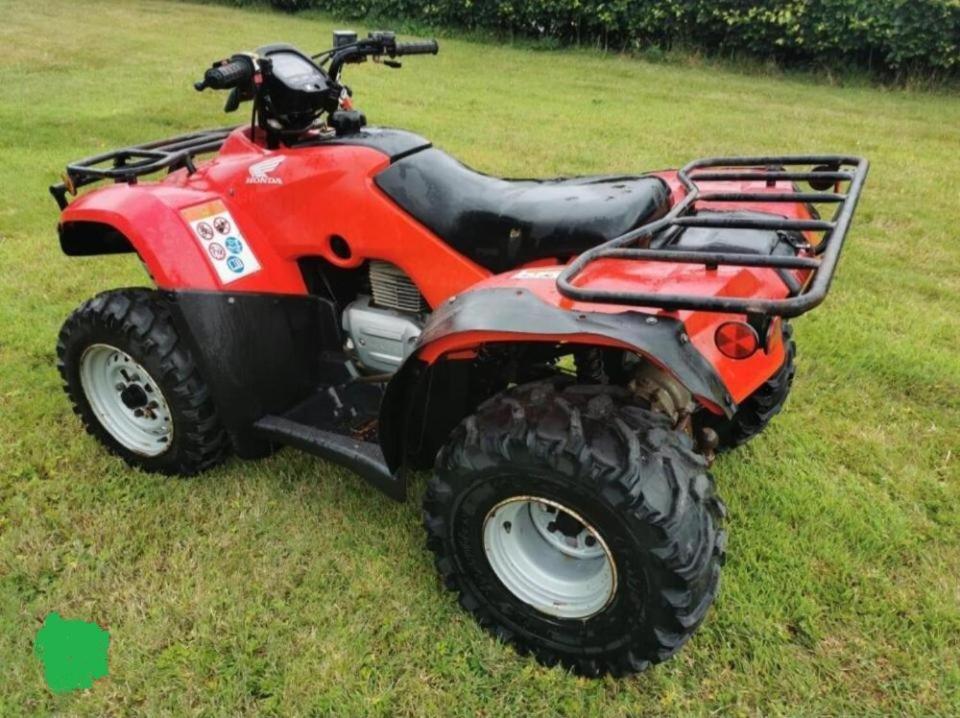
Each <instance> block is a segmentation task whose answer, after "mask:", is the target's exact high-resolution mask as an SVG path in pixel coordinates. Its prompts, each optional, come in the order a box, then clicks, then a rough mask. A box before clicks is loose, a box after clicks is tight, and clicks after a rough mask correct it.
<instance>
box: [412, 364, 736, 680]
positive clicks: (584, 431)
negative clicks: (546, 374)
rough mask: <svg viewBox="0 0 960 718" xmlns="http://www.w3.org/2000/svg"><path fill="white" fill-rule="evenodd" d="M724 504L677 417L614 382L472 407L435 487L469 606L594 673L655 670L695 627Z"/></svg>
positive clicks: (499, 629) (715, 562) (509, 635)
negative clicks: (650, 407) (632, 399)
mask: <svg viewBox="0 0 960 718" xmlns="http://www.w3.org/2000/svg"><path fill="white" fill-rule="evenodd" d="M722 514H723V505H722V503H721V502H720V500H719V499H718V498H716V496H715V494H714V484H713V479H712V478H711V477H710V475H709V474H708V473H707V464H706V461H705V459H704V458H703V457H702V456H701V455H699V454H698V453H696V452H695V451H694V449H693V445H692V442H691V440H690V438H689V437H688V436H687V435H685V434H682V433H680V432H676V431H674V430H673V429H672V428H671V426H670V422H669V420H667V419H666V418H665V417H662V416H660V415H658V414H655V413H652V412H649V411H646V410H644V409H641V408H639V407H636V406H633V405H631V404H630V403H629V397H628V395H627V394H626V392H622V391H621V390H619V389H617V388H615V387H609V386H603V387H601V386H583V385H573V386H568V387H567V388H558V387H555V386H554V385H553V384H551V383H548V382H543V383H536V384H530V385H526V386H523V387H518V388H516V389H511V390H509V391H507V392H504V393H503V394H499V395H497V396H495V397H494V398H492V399H490V400H488V401H487V402H486V403H484V404H483V405H481V407H480V408H479V410H478V411H477V413H476V414H474V415H473V416H471V417H469V418H467V419H466V420H465V421H464V422H463V423H462V424H461V425H460V426H459V427H458V428H457V429H456V430H455V431H454V433H453V434H452V436H451V438H450V440H449V442H448V443H447V445H446V446H445V447H444V448H443V449H442V450H441V452H440V454H439V455H438V458H437V465H436V474H435V476H434V478H433V479H432V480H431V482H430V484H429V487H428V491H427V495H426V497H425V499H424V523H425V527H426V530H427V534H428V546H429V547H430V549H431V550H432V551H433V552H434V554H435V559H436V566H437V569H438V570H439V572H440V575H441V577H442V579H443V582H444V584H445V585H446V586H447V587H448V588H450V589H451V590H455V591H457V592H458V593H459V597H460V603H461V605H462V606H463V607H464V608H465V609H466V610H468V611H470V612H471V613H472V614H473V615H474V617H475V618H476V620H477V621H478V622H479V624H480V625H481V626H482V627H483V628H485V629H486V630H487V631H489V632H490V633H492V634H493V635H495V636H496V637H498V638H499V639H501V640H503V641H505V642H508V643H511V644H512V645H514V646H515V647H516V648H517V649H518V650H519V651H520V652H521V653H530V652H532V653H533V654H534V655H535V656H536V658H537V660H539V661H540V662H541V663H543V664H545V665H555V664H557V663H560V664H562V665H564V666H566V667H568V668H570V669H572V670H573V671H575V672H576V673H579V674H581V675H587V676H598V675H602V674H605V673H612V674H614V675H624V674H627V673H633V672H637V671H641V670H644V669H645V668H646V667H647V666H648V665H650V664H651V663H658V662H660V661H663V660H665V659H667V658H669V657H670V656H672V655H673V654H674V653H675V652H676V651H677V650H678V649H679V648H680V647H681V646H682V645H683V644H684V643H685V642H686V641H687V640H688V639H689V638H690V636H691V635H692V633H693V632H694V631H695V630H696V628H697V627H698V626H699V625H700V623H701V622H702V621H703V619H704V616H705V615H706V613H707V609H708V608H709V606H710V605H711V603H712V601H713V599H714V596H715V595H716V592H717V588H718V584H719V575H720V566H721V563H722V560H723V552H724V545H725V535H724V533H723V531H721V530H720V523H721V519H722ZM545 516H546V517H547V518H544V517H545ZM551 521H552V523H553V526H552V527H551ZM513 537H516V538H513ZM556 539H559V542H558V541H557V540H556ZM551 544H554V545H551ZM564 547H565V548H566V550H564ZM551 552H553V553H551ZM561 554H562V555H561ZM578 562H580V565H579V566H577V563H578Z"/></svg>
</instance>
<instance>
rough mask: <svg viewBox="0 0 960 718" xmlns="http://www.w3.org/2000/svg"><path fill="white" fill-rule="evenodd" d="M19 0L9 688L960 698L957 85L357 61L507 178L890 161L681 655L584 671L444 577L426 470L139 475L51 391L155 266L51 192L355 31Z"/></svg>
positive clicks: (76, 700)
mask: <svg viewBox="0 0 960 718" xmlns="http://www.w3.org/2000/svg"><path fill="white" fill-rule="evenodd" d="M0 16H2V17H3V22H2V23H0V41H2V42H0V45H2V47H3V52H2V53H0V76H2V81H0V189H2V192H0V417H2V419H0V675H2V678H0V714H2V715H5V716H6V715H19V714H61V715H88V716H103V715H151V716H152V715H178V716H179V715H230V716H233V715H239V714H263V715H304V714H311V715H336V716H367V715H372V716H376V715H383V716H393V715H443V716H452V715H464V716H473V715H482V716H498V717H500V716H524V717H525V718H526V717H529V716H552V715H567V716H575V715H604V716H628V715H629V716H633V715H640V714H668V713H677V714H708V713H733V714H764V715H768V714H780V713H783V714H811V715H813V714H821V715H822V714H831V715H838V714H880V713H884V714H901V713H906V714H918V715H919V714H924V715H949V714H953V715H956V714H958V713H960V577H958V572H960V471H958V467H960V360H958V357H957V353H958V350H960V237H958V232H960V230H958V227H960V194H958V186H960V185H958V182H960V153H958V151H957V150H958V147H960V125H958V123H957V119H958V118H960V98H958V97H956V96H950V95H927V94H911V93H906V92H898V91H885V90H882V89H871V88H863V87H857V88H841V87H831V86H824V85H821V84H815V83H812V82H809V81H807V80H804V79H797V78H784V77H770V76H757V75H750V74H739V73H736V72H732V71H729V70H722V69H716V68H713V67H708V66H702V65H698V64H697V63H695V62H691V63H688V64H685V65H683V64H672V65H655V64H645V63H643V62H639V61H634V60H629V59H624V58H618V57H603V56H599V55H596V54H592V53H586V52H575V51H570V52H535V51H532V50H529V49H519V48H510V47H505V46H497V45H492V44H478V43H471V42H465V41H457V40H443V41H442V52H441V54H440V55H439V56H438V57H436V58H413V59H410V60H409V61H407V62H406V63H405V67H404V69H403V70H402V71H400V72H395V71H391V70H388V69H386V68H383V67H374V66H371V65H366V66H363V67H356V68H354V67H351V68H349V81H350V82H351V84H352V86H353V87H354V89H355V91H356V99H357V102H358V104H359V106H360V107H362V108H363V109H364V110H365V111H366V112H367V114H368V117H369V118H370V120H371V122H372V123H380V124H386V125H398V126H403V127H408V128H410V129H412V130H414V131H417V132H420V133H422V134H424V135H426V136H428V137H430V138H431V139H433V140H434V141H435V142H436V144H438V145H439V146H441V147H443V148H444V149H446V150H448V151H449V152H451V153H453V154H455V155H457V156H459V157H461V158H462V159H463V160H464V161H466V162H467V163H469V164H471V165H473V166H475V167H477V168H480V169H482V170H485V171H488V172H492V173H503V174H506V175H515V176H516V175H520V176H532V175H551V174H578V173H595V172H611V173H617V172H633V171H638V170H644V169H651V168H660V167H666V166H674V165H677V164H682V163H684V162H686V161H687V160H689V159H691V158H694V157H697V156H702V155H722V154H737V153H740V154H745V153H765V152H811V151H817V152H848V153H857V154H863V155H866V156H867V157H869V158H870V159H871V160H872V162H873V169H872V172H871V175H870V179H869V181H868V184H867V188H866V192H865V195H864V198H863V201H862V203H861V208H860V210H859V212H858V215H857V219H856V223H855V226H854V230H853V233H852V236H851V237H850V240H849V247H848V249H847V251H846V252H845V256H844V258H843V261H842V263H841V268H840V272H839V276H838V277H837V280H836V282H835V285H834V289H833V292H832V294H831V295H830V297H829V299H828V301H827V302H826V304H825V305H824V306H823V307H822V308H821V309H820V310H818V311H816V312H814V313H813V314H811V315H809V316H808V317H805V318H803V319H801V320H800V321H798V322H797V323H796V335H797V340H798V342H799V346H800V358H799V366H798V376H797V380H796V384H795V388H794V391H793V395H792V397H791V399H790V401H789V403H788V411H787V412H786V413H785V414H783V415H782V416H781V417H779V418H778V419H777V420H776V421H775V422H774V423H773V425H772V426H771V428H770V429H769V431H767V432H766V433H765V435H764V436H762V437H761V438H759V439H758V440H757V441H755V442H754V443H752V444H751V445H749V446H748V447H746V448H744V449H742V450H740V451H737V452H736V453H734V454H732V455H729V456H726V457H724V458H722V459H721V460H720V461H718V462H717V463H716V465H715V467H714V471H715V474H716V477H717V480H718V483H719V487H720V492H721V494H722V495H723V496H724V498H725V499H726V501H727V503H728V505H729V507H730V516H729V521H728V524H729V526H728V528H729V531H730V546H729V556H730V558H729V562H728V564H727V566H726V568H725V573H724V579H723V586H722V590H721V594H720V597H719V599H718V601H717V603H716V605H715V607H714V609H713V610H712V612H711V613H710V615H709V617H708V620H707V621H706V623H705V625H704V626H703V627H702V628H701V630H700V631H699V633H698V634H697V635H696V637H695V638H694V640H693V641H692V642H691V643H690V644H689V645H688V646H687V647H686V648H685V649H684V650H683V651H682V652H681V653H680V654H679V656H678V657H677V658H676V659H674V660H672V661H670V662H669V663H667V664H664V665H661V666H658V667H656V668H654V669H652V670H650V671H649V672H647V673H646V674H643V675H640V676H638V677H635V678H631V679H628V680H613V679H604V680H599V681H590V680H584V679H578V678H574V677H572V676H570V675H568V674H567V673H565V672H564V671H562V670H560V669H552V670H551V669H545V668H542V667H540V666H539V665H537V664H536V663H534V662H532V661H530V660H526V659H523V658H521V657H519V656H517V655H515V654H514V653H513V652H512V651H510V650H509V649H507V648H504V647H502V646H500V645H498V644H497V643H496V642H494V641H493V640H492V639H490V638H489V637H488V636H486V635H485V634H484V633H483V632H481V631H480V629H478V628H477V627H476V626H475V625H474V623H473V622H472V620H471V619H470V618H468V617H467V616H466V615H465V614H463V613H462V612H461V611H460V610H459V609H458V607H457V605H456V602H455V600H454V598H453V597H452V596H451V595H449V594H447V593H445V592H443V591H442V590H441V588H440V586H439V585H438V582H437V579H436V577H435V573H434V569H433V566H432V563H431V558H430V555H429V554H428V552H427V551H426V550H425V548H424V545H423V536H422V531H421V528H420V525H419V508H418V502H419V498H420V495H421V493H422V490H423V482H422V479H421V480H418V481H417V482H416V483H415V485H414V487H413V490H412V492H411V494H412V495H411V496H410V498H409V500H408V501H407V503H406V504H405V505H398V504H394V503H392V502H390V501H389V500H388V499H386V498H384V497H382V496H380V495H379V494H377V493H376V492H375V491H374V490H372V489H370V488H368V487H367V486H366V485H365V484H364V483H363V482H362V481H361V480H360V479H359V478H357V477H356V476H354V475H352V474H351V473H350V472H348V471H345V470H342V469H340V468H337V467H335V466H332V465H330V464H326V463H324V462H322V461H319V460H315V459H313V458H311V457H309V456H307V455H304V454H300V453H296V452H294V451H292V450H286V451H283V452H281V453H279V454H277V455H276V456H274V457H272V458H270V459H269V460H265V461H262V462H258V463H243V462H240V461H236V460H232V461H229V462H228V463H227V464H226V465H224V466H222V467H221V468H218V469H217V470H215V471H212V472H210V473H209V474H206V475H204V476H201V477H198V478H194V479H189V480H178V479H167V478H162V477H159V476H151V475H146V474H142V473H138V472H136V471H132V470H130V469H128V468H127V467H126V466H124V465H123V464H122V463H121V462H120V461H119V460H117V459H115V458H112V457H110V456H109V455H107V453H106V452H105V451H103V450H101V449H100V447H99V446H97V445H96V444H95V443H94V441H93V440H92V439H91V438H89V437H88V436H86V435H85V434H84V433H83V431H82V429H81V427H80V425H79V423H78V421H77V420H76V419H75V418H74V416H73V415H72V413H71V411H70V409H69V407H68V404H67V401H66V399H65V397H64V396H63V394H62V392H61V390H60V382H59V380H58V377H57V374H56V371H55V368H54V362H55V357H54V343H55V338H56V334H57V331H58V329H59V327H60V324H61V322H62V321H63V319H64V318H65V317H66V315H67V314H68V313H69V312H70V311H71V310H72V309H73V308H74V307H75V306H76V305H77V304H79V303H80V302H81V301H83V300H84V299H86V298H87V297H89V296H91V295H92V294H94V293H96V292H98V291H100V290H102V289H106V288H109V287H115V286H127V285H141V284H144V283H146V281H147V280H146V277H145V276H144V274H143V273H142V271H141V270H140V268H139V266H138V264H137V262H136V260H135V259H133V258H131V257H129V256H125V257H114V258H91V259H67V258H66V257H63V256H61V254H60V250H59V247H58V244H57V240H56V232H55V225H56V217H57V213H56V209H55V206H54V204H53V202H52V200H51V199H50V197H49V196H48V195H47V189H46V188H47V185H48V184H50V183H51V182H53V181H55V180H56V178H57V177H58V175H59V173H60V171H61V170H62V167H63V165H64V164H65V163H66V162H67V161H68V160H72V159H76V158H79V157H82V156H86V155H89V154H93V153H95V152H98V151H101V150H105V149H108V148H112V147H116V146H120V145H124V144H129V143H133V142H137V141H145V140H149V139H155V138H160V137H163V136H168V135H173V134H176V133H179V132H183V131H187V130H191V129H196V128H202V127H210V126H217V125H220V124H222V123H224V121H225V119H226V118H224V117H223V116H222V115H221V113H220V108H221V103H222V101H223V97H222V96H221V95H217V94H213V93H204V94H202V95H200V94H197V93H195V92H194V91H193V90H192V89H191V86H190V83H191V81H193V80H195V79H197V78H198V77H199V76H200V74H201V72H202V70H203V69H204V68H205V67H206V66H207V65H208V63H209V62H210V61H212V60H214V59H216V58H219V57H222V56H225V55H229V54H231V53H232V52H234V51H238V50H243V49H247V48H253V47H255V46H257V45H260V44H263V43H266V42H269V41H277V40H286V41H290V42H293V43H295V44H297V45H299V46H302V47H304V48H307V49H322V48H324V47H326V46H327V44H328V43H329V39H330V31H331V29H332V28H333V27H334V26H335V24H334V23H333V22H332V21H330V20H328V19H324V18H322V17H311V18H294V17H290V16H284V15H280V14H273V13H268V12H256V11H242V10H234V9H229V8H225V7H221V6H209V5H207V6H203V5H183V4H173V3H161V2H141V1H139V0H137V1H134V0H112V1H102V2H84V3H81V2H67V1H66V0H36V1H35V2H29V3H28V2H12V1H11V0H0ZM338 25H339V23H338ZM356 29H358V30H361V29H362V30H365V29H366V28H359V27H357V28H356ZM241 119H242V118H239V117H238V118H237V121H240V120H241ZM318 201H319V200H318ZM51 611H58V612H60V613H61V614H62V615H63V616H64V617H66V618H79V619H84V620H90V621H96V622H98V623H99V624H100V625H102V626H104V627H106V628H107V629H108V630H109V631H110V636H111V647H110V675H109V677H108V678H106V679H104V680H102V681H100V682H98V683H97V684H95V686H94V688H93V689H91V690H89V691H85V692H82V693H77V694H71V695H66V696H52V695H51V694H50V693H49V692H48V691H47V689H46V687H45V685H44V680H43V676H42V671H41V667H40V664H39V663H38V661H37V660H36V659H35V658H34V656H33V640H34V635H35V633H36V631H37V629H38V628H39V627H40V624H41V621H42V620H43V618H44V616H45V615H46V614H47V613H49V612H51Z"/></svg>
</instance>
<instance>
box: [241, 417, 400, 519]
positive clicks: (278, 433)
mask: <svg viewBox="0 0 960 718" xmlns="http://www.w3.org/2000/svg"><path fill="white" fill-rule="evenodd" d="M253 427H254V430H255V431H256V432H257V434H258V435H259V436H261V437H263V438H264V439H266V440H268V441H273V442H276V443H279V444H287V445H289V446H294V447H296V448H298V449H302V450H303V451H307V452H309V453H311V454H315V455H316V456H319V457H321V458H323V459H326V460H328V461H332V462H334V463H336V464H340V465H341V466H346V467H347V468H349V469H352V470H353V471H355V472H357V473H358V474H360V476H362V477H363V478H364V479H366V480H367V481H368V482H370V483H371V484H372V485H373V486H375V487H376V488H378V489H380V490H381V491H382V492H383V493H385V494H386V495H387V496H389V497H390V498H392V499H394V500H396V501H404V500H405V499H406V496H407V482H406V480H405V479H404V477H403V476H400V475H394V474H393V473H392V472H391V471H390V469H389V468H388V467H387V463H386V461H385V460H384V458H383V452H382V451H381V450H380V446H379V445H378V444H373V443H370V442H368V441H359V440H357V439H354V438H353V437H351V436H347V435H345V434H337V433H334V432H332V431H326V430H324V429H319V428H317V427H315V426H311V425H309V424H302V423H300V422H298V421H293V420H292V419H287V418H285V417H282V416H272V415H268V416H265V417H263V418H262V419H260V420H259V421H257V422H256V423H255V424H254V425H253Z"/></svg>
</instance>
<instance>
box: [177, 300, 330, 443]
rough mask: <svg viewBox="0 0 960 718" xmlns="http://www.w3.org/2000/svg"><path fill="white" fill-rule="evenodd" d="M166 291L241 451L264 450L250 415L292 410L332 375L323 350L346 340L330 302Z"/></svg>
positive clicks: (215, 400) (180, 327)
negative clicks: (328, 373)
mask: <svg viewBox="0 0 960 718" xmlns="http://www.w3.org/2000/svg"><path fill="white" fill-rule="evenodd" d="M168 296H169V298H170V300H171V302H170V303H171V307H172V309H173V314H174V319H175V321H176V322H177V324H178V328H179V329H180V331H181V335H182V336H184V337H186V338H187V340H188V341H189V343H190V351H191V354H193V356H194V357H195V358H196V360H197V362H198V363H199V365H200V369H201V371H202V373H203V376H204V378H205V379H206V380H207V383H208V385H209V386H210V390H211V393H212V394H213V398H214V402H215V404H216V406H217V410H218V413H219V414H220V417H221V420H222V421H223V423H224V425H225V427H226V429H227V432H228V433H229V434H230V437H231V440H232V441H233V444H234V448H235V450H236V452H237V454H238V455H239V456H241V457H246V456H257V455H259V454H260V453H262V451H263V446H262V441H261V440H260V439H258V437H257V435H256V433H255V432H254V431H253V430H252V425H253V423H254V422H255V421H257V420H258V419H260V418H261V417H263V416H265V415H268V414H282V413H284V412H285V411H287V410H289V409H290V408H292V407H293V406H295V405H296V404H298V403H300V402H301V401H303V399H304V398H306V397H307V396H309V395H310V394H312V393H313V392H314V391H315V390H316V387H317V385H318V384H320V383H322V382H323V381H324V379H326V378H327V377H325V376H324V371H323V364H322V362H321V357H322V356H323V353H324V352H337V351H339V350H340V347H341V343H340V334H339V324H338V321H337V319H338V318H337V312H336V309H335V308H334V305H333V303H332V302H329V301H327V300H324V299H321V298H319V297H312V296H299V295H274V294H247V293H237V294H231V293H226V292H171V293H170V294H169V295H168Z"/></svg>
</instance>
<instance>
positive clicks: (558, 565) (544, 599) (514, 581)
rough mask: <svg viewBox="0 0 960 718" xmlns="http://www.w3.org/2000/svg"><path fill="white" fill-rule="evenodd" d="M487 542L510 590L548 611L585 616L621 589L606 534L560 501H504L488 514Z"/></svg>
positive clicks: (496, 570)
mask: <svg viewBox="0 0 960 718" xmlns="http://www.w3.org/2000/svg"><path fill="white" fill-rule="evenodd" d="M483 547H484V551H485V552H486V554H487V560H488V561H489V562H490V567H491V568H492V569H493V572H494V573H495V574H496V575H497V578H499V579H500V581H501V582H502V583H503V585H504V586H506V588H507V590H509V591H510V593H512V594H513V595H514V596H516V597H517V598H518V599H520V600H521V601H523V602H524V603H526V604H527V605H529V606H532V607H533V608H535V609H537V610H538V611H540V612H542V613H545V614H547V615H550V616H556V617H558V618H571V619H586V618H589V617H590V616H593V615H595V614H597V613H599V612H600V611H602V610H603V609H604V608H606V607H607V605H608V604H609V603H610V601H612V600H613V596H614V594H615V593H616V590H617V569H616V564H615V563H614V561H613V556H612V555H611V554H610V549H609V547H608V546H607V544H606V542H605V541H604V540H603V537H602V536H601V535H600V533H599V532H598V531H597V530H596V528H594V527H593V526H592V525H590V524H589V523H588V522H586V521H584V519H583V518H582V517H581V516H580V515H579V514H577V513H576V512H575V511H572V510H571V509H569V508H568V507H566V506H564V505H563V504H561V503H558V502H556V501H552V500H550V499H544V498H540V497H536V496H514V497H513V498H510V499H507V500H506V501H501V502H500V503H499V504H497V505H496V506H494V507H493V508H492V509H491V510H490V512H489V513H488V514H487V517H486V519H485V520H484V524H483Z"/></svg>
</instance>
